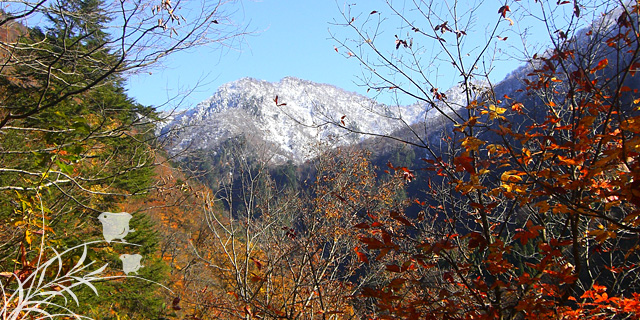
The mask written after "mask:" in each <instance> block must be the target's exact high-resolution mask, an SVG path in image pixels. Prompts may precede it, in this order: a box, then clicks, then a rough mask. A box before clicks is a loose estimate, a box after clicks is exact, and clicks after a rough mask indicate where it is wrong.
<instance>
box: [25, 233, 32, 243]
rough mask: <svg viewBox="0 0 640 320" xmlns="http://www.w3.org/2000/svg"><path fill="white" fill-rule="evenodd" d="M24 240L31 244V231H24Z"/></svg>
mask: <svg viewBox="0 0 640 320" xmlns="http://www.w3.org/2000/svg"><path fill="white" fill-rule="evenodd" d="M24 240H26V241H27V243H28V244H31V231H29V230H27V231H25V233H24Z"/></svg>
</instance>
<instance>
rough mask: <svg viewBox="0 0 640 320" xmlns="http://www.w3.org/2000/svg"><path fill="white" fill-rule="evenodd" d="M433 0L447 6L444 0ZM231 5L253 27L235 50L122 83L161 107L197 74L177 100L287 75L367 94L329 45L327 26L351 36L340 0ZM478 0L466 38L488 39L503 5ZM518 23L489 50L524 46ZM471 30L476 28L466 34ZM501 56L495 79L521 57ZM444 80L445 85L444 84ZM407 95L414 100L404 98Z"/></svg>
mask: <svg viewBox="0 0 640 320" xmlns="http://www.w3.org/2000/svg"><path fill="white" fill-rule="evenodd" d="M396 2H397V3H402V1H396ZM469 2H470V3H471V2H474V1H472V0H470V1H469ZM409 3H413V2H412V1H409ZM434 3H438V5H442V6H445V5H446V4H445V3H446V2H444V1H443V2H434ZM465 4H466V3H465ZM232 5H234V6H235V7H232V8H231V9H234V10H237V11H236V12H235V13H234V14H233V16H232V19H233V20H234V21H235V22H236V23H237V24H239V25H248V30H250V31H251V30H253V31H255V33H253V34H252V35H249V36H246V37H245V38H244V39H242V40H241V41H242V42H235V43H234V44H235V45H234V47H235V48H234V49H226V50H222V51H220V50H213V49H211V48H206V47H201V48H198V49H196V50H191V51H187V52H181V53H179V54H176V55H173V56H170V57H169V59H167V60H165V61H164V63H163V66H162V68H156V69H155V70H151V72H152V74H148V73H144V74H140V75H136V76H133V77H132V78H131V79H130V80H129V81H128V85H127V87H128V90H129V93H130V95H131V96H132V97H134V98H135V99H136V100H137V101H138V102H140V103H142V104H144V105H154V106H159V105H162V104H163V103H165V102H166V101H167V98H168V97H171V96H175V95H176V94H179V92H181V91H183V90H186V89H189V88H192V87H194V86H196V84H198V81H200V85H199V87H198V88H197V90H196V91H194V92H193V93H192V94H191V95H190V96H189V97H187V98H186V100H185V101H184V102H183V103H182V105H181V107H183V108H185V107H187V108H188V107H192V106H194V105H196V104H197V103H198V102H200V101H202V100H204V99H206V98H208V97H209V96H211V95H212V94H213V93H214V92H215V91H216V89H217V88H218V87H219V86H220V85H222V84H224V83H227V82H230V81H234V80H237V79H240V78H243V77H253V78H257V79H261V80H267V81H272V82H275V81H279V80H280V79H281V78H283V77H285V76H295V77H299V78H302V79H306V80H311V81H315V82H320V83H330V84H333V85H336V86H338V87H341V88H343V89H346V90H349V91H355V92H358V93H361V94H365V93H366V88H363V87H360V86H358V85H356V83H357V82H358V79H357V76H359V75H362V67H361V66H360V65H359V63H358V62H357V61H356V59H348V58H347V57H345V54H346V51H344V50H342V49H341V50H342V51H341V52H340V53H337V52H336V51H335V50H334V46H336V45H337V46H339V44H338V43H337V41H335V40H333V39H330V33H329V29H331V31H332V32H334V33H338V35H339V36H341V37H343V38H344V37H349V36H353V34H346V33H345V31H346V30H345V29H344V28H340V27H336V26H332V24H331V23H332V22H334V21H343V18H342V16H341V9H342V8H343V6H344V4H343V0H339V1H337V2H336V1H332V0H322V1H321V0H262V1H260V0H244V1H241V2H238V3H236V4H232ZM484 6H485V7H483V9H482V10H481V11H478V12H476V13H475V14H476V17H478V19H477V22H476V24H474V25H471V26H468V27H467V29H466V30H467V33H470V35H469V36H468V39H470V40H472V41H480V42H479V43H482V42H483V41H486V36H485V34H486V33H487V32H486V31H487V25H488V24H489V22H491V21H493V22H495V19H496V18H498V17H499V14H498V13H497V10H498V8H499V7H500V6H501V5H500V3H499V2H494V1H488V2H487V3H486V4H485V5H484ZM354 9H355V11H357V12H362V13H363V15H361V16H360V17H359V19H366V18H368V17H369V16H370V15H369V12H371V11H372V10H377V11H379V12H380V13H381V14H382V15H383V16H384V15H387V16H388V15H390V14H391V12H390V11H391V10H390V9H389V8H388V7H387V6H386V5H385V4H384V1H381V0H367V1H360V2H359V3H357V5H356V6H354ZM569 9H570V8H569ZM463 14H464V12H463ZM515 18H516V17H514V20H515ZM516 22H517V23H516V24H515V26H513V27H512V29H513V30H512V31H511V34H502V35H501V36H502V37H505V36H508V37H509V38H511V39H509V40H508V41H500V42H498V44H497V45H498V47H496V48H493V49H495V50H500V51H501V50H502V49H505V50H507V49H509V46H512V45H516V46H520V47H522V46H523V43H522V42H521V41H520V40H519V39H517V33H518V32H520V33H521V32H522V30H523V29H522V28H521V27H522V26H521V21H519V20H516ZM507 25H508V23H507ZM397 27H398V25H397V24H396V25H395V26H394V25H393V24H392V25H391V28H390V29H391V30H387V32H386V33H385V34H384V36H385V37H388V38H389V44H390V46H391V48H393V46H394V41H395V39H394V38H393V36H394V30H393V28H397ZM471 31H474V32H475V34H471ZM395 32H396V33H397V31H395ZM529 33H530V34H533V35H534V38H535V32H531V30H529ZM545 34H546V33H545ZM540 39H542V38H539V39H537V40H536V41H538V40H539V41H543V40H540ZM518 41H520V43H518ZM526 46H529V44H526ZM506 62H508V63H505V61H503V62H501V63H498V64H497V65H496V67H497V69H496V70H494V72H493V73H492V74H493V76H494V77H495V78H494V79H492V80H494V81H496V80H500V79H502V77H504V75H505V74H506V73H507V72H509V71H510V70H512V69H513V68H515V67H517V66H518V65H519V64H520V63H519V62H517V61H506ZM431 67H434V68H437V66H431ZM453 84H454V83H450V84H449V85H453ZM442 86H443V89H446V88H444V86H445V85H444V84H443V85H442ZM180 95H181V97H182V94H180ZM369 95H370V96H371V95H372V94H369ZM383 102H387V101H383ZM403 102H404V101H403ZM412 102H414V101H406V103H412Z"/></svg>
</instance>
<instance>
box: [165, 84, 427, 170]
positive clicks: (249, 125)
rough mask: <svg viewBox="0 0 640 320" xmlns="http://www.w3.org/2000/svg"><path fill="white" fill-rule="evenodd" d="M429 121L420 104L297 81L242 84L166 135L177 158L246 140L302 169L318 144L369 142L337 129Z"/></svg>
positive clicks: (227, 88)
mask: <svg viewBox="0 0 640 320" xmlns="http://www.w3.org/2000/svg"><path fill="white" fill-rule="evenodd" d="M276 98H277V100H276ZM426 115H427V113H426V112H425V108H424V106H423V105H420V104H414V105H410V106H402V107H390V106H385V105H382V104H379V103H377V102H375V101H373V100H371V99H369V98H367V97H364V96H362V95H358V94H356V93H352V92H347V91H345V90H342V89H340V88H337V87H335V86H332V85H328V84H320V83H315V82H311V81H306V80H301V79H297V78H293V77H286V78H283V79H282V80H281V81H280V82H277V83H271V82H267V81H262V80H256V79H252V78H243V79H240V80H237V81H234V82H231V83H227V84H225V85H223V86H221V87H220V88H219V89H218V90H217V91H216V92H215V93H214V94H213V96H211V97H210V98H209V99H207V100H205V101H203V102H201V103H200V104H198V105H197V106H196V107H195V108H193V109H190V110H187V111H186V112H184V113H183V114H180V115H177V116H176V117H174V118H173V119H172V120H171V121H170V122H169V123H168V124H167V125H165V126H164V127H163V129H162V132H163V133H165V134H166V133H168V132H169V131H171V132H170V134H169V135H168V136H169V137H170V138H169V139H170V141H171V142H172V144H171V146H170V147H169V152H170V153H172V154H177V153H179V152H181V151H182V150H185V149H187V148H190V149H192V150H193V149H215V147H216V146H217V145H218V144H220V143H221V142H223V141H225V140H227V139H229V138H232V137H236V136H239V135H244V136H245V138H247V139H248V141H252V142H253V143H258V142H259V143H262V144H264V146H267V147H268V148H265V149H268V150H269V152H272V153H273V155H272V156H273V159H274V160H276V161H277V162H284V161H286V160H292V161H293V162H295V163H300V162H302V161H304V160H307V159H310V158H312V157H314V156H315V155H316V154H317V152H318V151H319V148H318V144H319V143H325V144H329V145H344V144H351V143H357V142H360V141H361V140H362V139H364V136H362V135H357V134H356V133H353V132H350V131H349V130H345V129H344V128H340V126H337V125H335V124H340V125H343V126H345V127H347V128H349V129H351V131H358V132H370V133H378V134H391V133H392V132H393V131H395V130H397V129H399V128H402V127H405V126H406V125H407V124H413V123H417V122H419V121H423V120H424V118H425V116H426Z"/></svg>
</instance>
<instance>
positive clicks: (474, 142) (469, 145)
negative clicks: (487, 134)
mask: <svg viewBox="0 0 640 320" xmlns="http://www.w3.org/2000/svg"><path fill="white" fill-rule="evenodd" d="M485 143H486V141H484V140H481V139H478V138H476V137H466V138H464V139H462V146H463V147H465V149H466V150H467V151H473V150H478V148H479V147H480V146H481V145H483V144H485Z"/></svg>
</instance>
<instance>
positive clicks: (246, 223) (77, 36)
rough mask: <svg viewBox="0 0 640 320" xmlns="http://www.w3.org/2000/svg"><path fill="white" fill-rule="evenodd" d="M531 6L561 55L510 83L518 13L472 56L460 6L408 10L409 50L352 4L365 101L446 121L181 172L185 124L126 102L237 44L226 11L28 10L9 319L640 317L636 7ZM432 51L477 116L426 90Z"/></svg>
mask: <svg viewBox="0 0 640 320" xmlns="http://www.w3.org/2000/svg"><path fill="white" fill-rule="evenodd" d="M524 2H528V3H529V4H530V5H531V6H533V7H536V8H538V9H536V10H540V13H539V14H540V16H539V17H546V18H543V19H539V20H538V21H539V23H541V24H544V25H545V29H546V30H547V31H548V32H549V37H550V38H551V40H552V41H551V42H552V44H551V47H550V48H549V49H547V50H546V51H545V52H543V53H535V54H531V55H530V56H528V61H527V64H526V65H525V66H524V67H521V68H519V69H517V70H515V71H514V72H513V73H512V74H510V75H509V77H508V78H510V79H515V80H516V82H517V83H518V85H509V86H508V87H507V86H506V85H505V83H507V82H502V84H500V83H498V84H492V83H491V82H490V81H489V77H488V71H485V73H482V72H481V71H479V70H480V69H481V68H482V65H483V62H485V61H486V60H485V59H491V52H490V50H488V48H489V47H490V45H491V44H492V43H493V42H495V41H502V39H504V38H502V39H500V38H501V37H498V36H497V33H496V32H497V31H496V30H498V29H499V28H509V27H510V26H512V25H513V24H514V22H513V19H516V16H515V15H516V14H518V12H521V11H518V10H517V9H516V5H515V4H510V5H511V6H512V7H513V8H510V6H509V5H507V4H504V5H498V6H496V8H495V12H496V14H495V17H493V18H495V21H496V22H495V23H496V24H495V29H493V31H491V30H489V31H487V32H488V37H487V39H489V40H487V43H486V46H485V47H483V48H474V50H471V51H469V52H472V53H473V55H471V54H467V51H468V50H466V49H467V48H466V47H465V42H464V39H465V37H466V35H467V33H466V32H465V30H464V27H463V26H469V25H472V24H471V23H470V21H472V20H471V19H474V17H473V16H472V15H465V14H461V15H458V14H459V13H458V12H457V11H456V10H455V6H454V7H453V8H452V9H450V10H449V11H446V13H445V14H442V13H441V12H439V13H440V14H438V13H437V12H435V11H434V10H435V7H433V6H428V5H421V4H419V3H416V4H415V7H413V8H411V9H407V11H404V9H402V10H401V9H399V8H397V7H394V6H393V4H392V3H389V8H390V9H393V10H391V11H392V12H394V15H393V17H395V18H400V19H403V21H404V28H406V30H408V31H410V32H411V33H408V32H406V33H405V32H404V31H405V30H401V31H402V33H401V32H398V34H400V35H401V36H400V37H399V36H398V35H396V36H395V39H394V40H393V41H395V42H393V41H392V42H391V44H390V42H389V40H388V39H385V38H383V37H378V32H381V28H380V26H381V21H382V18H379V16H380V15H381V13H380V12H378V11H372V12H365V13H356V12H355V11H352V10H351V6H348V7H347V8H348V9H346V10H343V11H342V18H344V21H343V23H337V24H336V25H337V26H338V27H341V28H344V29H346V30H349V31H350V32H351V33H350V38H349V40H348V41H342V40H340V39H337V38H336V39H335V40H336V41H337V42H338V43H340V52H347V53H346V55H347V56H348V57H349V58H351V57H356V58H357V59H358V61H359V63H361V64H362V66H363V69H364V70H368V72H370V76H371V77H370V78H367V79H368V81H369V82H367V83H366V85H368V87H369V89H372V90H395V91H396V92H398V93H399V94H405V95H408V96H411V97H413V98H415V99H417V100H418V101H420V103H423V104H424V105H425V108H427V109H429V110H430V111H431V112H433V113H437V115H438V117H431V118H429V119H427V120H426V121H425V122H424V123H420V124H412V125H409V124H407V126H406V127H405V128H404V129H403V130H400V131H398V132H395V133H393V134H377V133H375V132H358V130H359V129H358V126H357V125H354V121H357V119H345V117H343V118H341V119H336V121H335V123H332V124H331V125H334V126H336V127H339V128H341V129H343V130H345V131H351V132H352V133H357V134H368V136H370V139H368V140H366V141H365V142H363V143H360V144H354V145H349V146H342V147H333V148H331V147H326V148H324V149H322V150H324V152H323V153H322V154H321V155H320V156H318V157H316V158H314V159H310V160H308V161H307V162H305V163H304V164H302V165H297V164H294V163H293V162H288V163H284V164H283V163H273V162H271V161H269V159H270V158H269V157H268V156H265V155H264V154H263V153H265V152H268V150H266V149H261V148H259V147H256V146H255V145H253V144H252V143H251V140H250V139H246V138H245V137H242V136H240V137H235V138H230V139H228V140H226V141H225V142H223V143H221V144H220V146H219V147H218V148H217V149H216V150H190V149H187V150H184V151H183V152H181V153H179V154H173V153H168V152H167V151H166V148H165V143H167V140H166V139H165V138H164V137H162V136H158V135H157V133H158V132H159V131H158V130H157V128H158V126H159V125H160V124H162V123H165V122H166V119H165V117H166V116H167V115H166V113H164V112H160V110H157V109H155V108H153V107H148V106H143V105H140V104H139V103H137V102H136V101H135V100H134V99H133V98H132V97H130V96H129V95H128V94H127V92H126V90H125V89H124V83H125V82H126V80H127V77H128V76H129V75H131V74H132V73H133V72H139V71H144V70H147V68H150V67H151V66H153V64H154V63H156V62H157V61H160V60H161V59H163V58H164V57H166V56H170V55H171V54H173V53H174V52H178V51H181V50H184V49H189V48H193V47H194V46H198V45H205V44H211V43H217V42H219V41H221V40H224V39H229V38H232V37H234V36H236V35H237V34H238V33H237V32H238V31H237V30H225V29H223V27H222V26H221V25H222V24H223V23H221V22H223V21H224V20H223V19H224V16H223V15H222V16H221V14H222V13H220V12H219V11H218V10H219V6H218V5H219V3H215V4H210V5H211V7H209V8H203V9H202V10H203V11H202V13H203V14H202V15H196V16H195V17H194V16H193V15H190V16H188V17H187V18H185V17H182V16H181V15H180V10H181V7H180V6H179V5H177V4H175V3H174V4H172V3H171V1H161V2H157V3H156V2H149V3H147V2H139V1H131V2H127V1H122V2H114V3H109V2H106V1H102V0H60V1H46V0H43V1H37V2H33V3H32V2H28V1H16V2H11V3H8V4H7V5H6V6H5V7H3V9H2V10H3V11H2V12H1V13H0V59H1V61H2V62H1V67H0V289H1V290H0V291H1V294H2V304H1V306H2V307H1V308H0V315H1V316H2V319H51V318H61V319H82V318H84V319H87V318H91V319H365V318H366V319H580V318H594V319H638V317H640V272H639V270H640V266H639V265H638V263H640V93H639V92H638V90H640V85H639V83H640V81H639V80H638V77H640V76H639V75H637V71H638V69H639V68H640V52H639V50H640V49H639V48H638V42H639V38H640V24H639V22H638V15H639V14H640V4H639V3H638V2H637V1H635V2H634V1H631V2H620V3H609V2H606V1H605V2H598V1H593V2H589V3H579V2H577V1H576V2H571V1H558V3H553V2H552V3H542V2H540V3H539V2H538V1H524ZM456 4H457V3H456ZM523 7H524V6H520V7H519V8H521V9H522V8H523ZM566 8H568V9H566ZM591 11H593V12H600V11H603V14H602V15H599V14H595V13H592V14H586V12H591ZM415 13H420V15H419V16H420V17H421V20H413V18H411V19H409V17H410V16H411V15H412V14H415ZM529 14H531V15H534V14H535V13H529ZM35 17H37V18H38V19H41V21H43V22H42V23H40V24H38V26H28V23H26V22H25V21H28V19H29V18H35ZM372 17H373V18H372ZM412 17H413V16H412ZM550 17H553V19H551V18H550ZM212 28H213V29H212ZM467 31H469V30H467ZM469 32H470V31H469ZM405 34H407V37H404V35H405ZM408 35H411V36H408ZM414 38H415V39H414ZM425 46H429V47H435V48H438V50H440V51H439V52H440V53H442V54H441V55H437V57H436V58H433V59H434V60H443V59H444V60H445V61H446V63H447V65H448V66H450V68H452V70H453V72H455V73H456V74H459V75H460V76H459V78H460V82H459V86H460V94H461V97H462V100H460V99H456V100H455V101H454V100H453V99H451V97H447V96H446V95H445V94H444V93H443V92H444V91H445V90H443V88H441V89H438V88H437V87H436V86H435V85H433V84H434V83H432V82H430V80H429V79H430V77H429V75H430V74H429V72H430V71H429V70H426V69H423V67H426V65H423V63H424V61H423V60H421V56H420V53H421V52H424V48H425ZM336 51H338V49H337V48H336ZM443 57H445V58H443ZM390 74H392V75H393V76H389V75H390ZM516 82H510V83H516ZM480 84H481V85H480ZM274 103H275V104H280V105H284V104H285V103H286V101H281V100H280V101H279V100H278V97H277V96H276V97H274ZM316 148H320V147H316Z"/></svg>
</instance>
